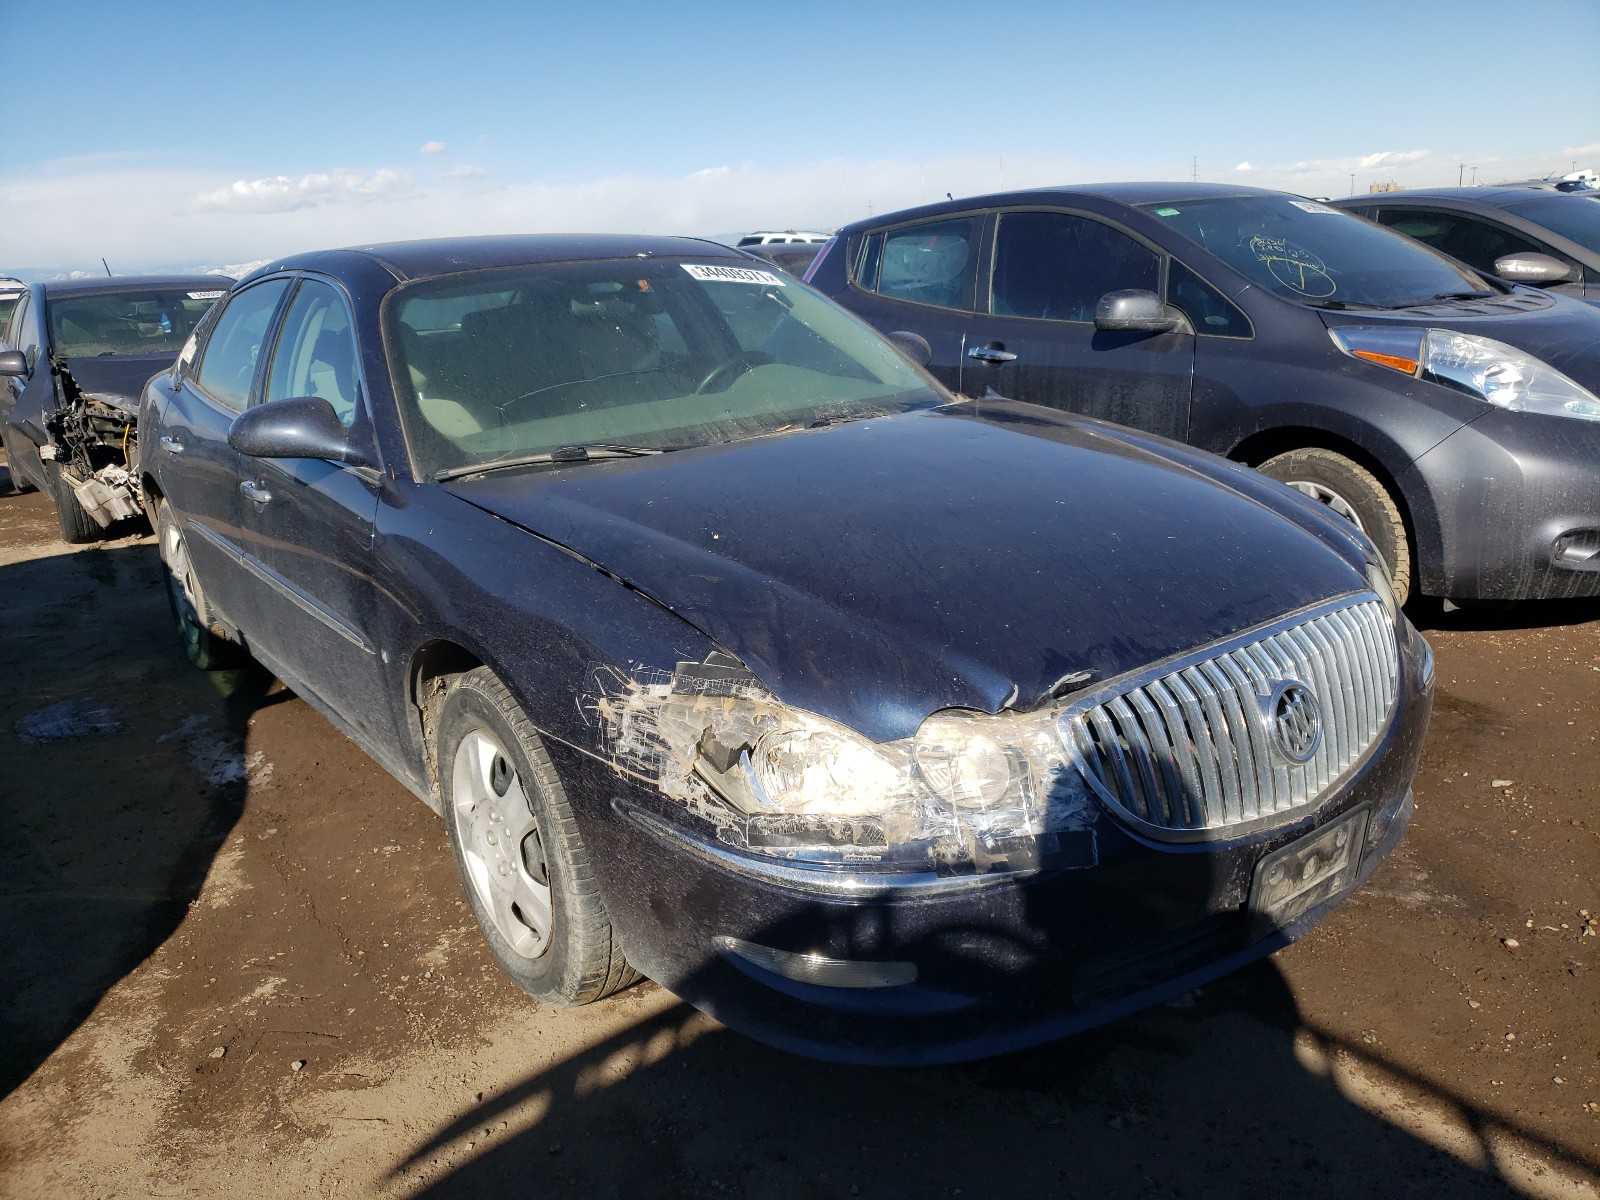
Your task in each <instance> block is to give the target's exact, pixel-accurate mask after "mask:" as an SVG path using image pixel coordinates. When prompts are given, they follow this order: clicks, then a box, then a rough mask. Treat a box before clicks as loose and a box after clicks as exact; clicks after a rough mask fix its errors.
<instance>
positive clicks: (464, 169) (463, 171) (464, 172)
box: [444, 163, 489, 179]
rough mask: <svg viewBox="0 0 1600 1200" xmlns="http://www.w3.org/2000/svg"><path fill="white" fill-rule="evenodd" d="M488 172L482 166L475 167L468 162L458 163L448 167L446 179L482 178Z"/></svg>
mask: <svg viewBox="0 0 1600 1200" xmlns="http://www.w3.org/2000/svg"><path fill="white" fill-rule="evenodd" d="M488 173H489V172H488V171H486V170H485V169H484V168H482V167H474V166H471V165H469V164H467V163H457V164H456V165H455V166H453V167H448V168H446V170H445V172H444V177H445V178H446V179H482V178H483V177H484V176H485V175H487V174H488Z"/></svg>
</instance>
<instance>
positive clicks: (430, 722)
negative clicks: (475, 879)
mask: <svg viewBox="0 0 1600 1200" xmlns="http://www.w3.org/2000/svg"><path fill="white" fill-rule="evenodd" d="M485 665H487V664H485V663H484V661H483V659H482V658H480V657H479V656H478V655H476V654H474V653H473V652H472V651H471V650H469V649H467V648H466V647H465V646H463V645H461V644H460V643H459V642H455V641H452V640H450V639H449V638H433V639H431V640H429V641H427V642H424V643H423V644H422V645H421V646H419V647H417V650H416V652H415V653H414V654H412V656H411V663H410V665H409V667H408V669H407V674H406V680H407V682H406V696H407V698H408V699H409V701H410V704H409V706H408V709H407V712H408V715H409V717H410V723H411V729H412V734H413V735H414V736H415V737H416V739H417V744H418V746H419V747H420V749H421V753H422V765H423V770H424V772H425V774H426V778H427V785H428V801H429V803H430V804H431V805H432V807H433V809H434V811H435V812H442V811H443V805H444V801H443V798H442V797H441V796H440V795H439V764H438V761H437V758H436V756H435V741H436V739H435V737H434V733H435V731H436V730H437V728H438V723H439V710H440V706H441V705H443V703H444V697H445V693H447V692H448V691H449V690H450V686H451V684H453V683H454V682H455V681H456V680H457V679H459V678H460V677H461V676H462V675H465V674H466V673H467V672H468V671H473V670H476V669H477V668H479V667H482V666H485ZM490 669H491V670H492V669H493V668H492V667H491V668H490Z"/></svg>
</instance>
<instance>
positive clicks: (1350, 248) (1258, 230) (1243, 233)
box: [1140, 196, 1492, 308]
mask: <svg viewBox="0 0 1600 1200" xmlns="http://www.w3.org/2000/svg"><path fill="white" fill-rule="evenodd" d="M1140 207H1142V208H1143V209H1145V210H1146V211H1147V212H1150V213H1152V214H1154V215H1155V216H1156V217H1158V218H1160V219H1161V220H1162V221H1164V222H1165V223H1166V224H1168V225H1170V226H1172V227H1173V228H1174V229H1175V230H1177V231H1178V232H1179V233H1181V234H1183V235H1184V236H1185V237H1187V238H1189V239H1191V240H1192V241H1195V242H1198V243H1199V244H1200V245H1202V246H1204V247H1205V248H1206V249H1207V250H1209V251H1210V252H1211V253H1212V254H1214V255H1216V256H1217V257H1218V258H1220V259H1221V260H1222V261H1223V262H1225V263H1227V264H1228V265H1229V266H1230V267H1232V268H1233V269H1234V270H1236V271H1238V272H1239V273H1240V274H1241V275H1244V276H1245V277H1246V278H1248V279H1249V280H1250V281H1251V282H1252V283H1256V284H1259V285H1260V286H1262V287H1264V288H1266V289H1267V290H1268V291H1270V292H1273V293H1274V294H1276V295H1279V296H1282V297H1283V298H1284V299H1285V300H1295V301H1299V302H1300V303H1302V304H1312V305H1316V306H1319V307H1325V308H1406V307H1409V306H1410V305H1413V304H1426V303H1427V302H1429V301H1430V300H1437V299H1442V298H1446V297H1457V296H1464V295H1469V294H1479V295H1483V294H1490V293H1491V291H1492V289H1491V287H1490V285H1489V284H1488V283H1486V282H1485V281H1484V280H1483V278H1482V277H1481V276H1478V275H1475V274H1473V273H1472V272H1470V271H1468V270H1466V269H1465V268H1461V267H1457V266H1455V265H1454V264H1452V263H1451V262H1449V261H1448V260H1446V259H1444V258H1442V257H1440V256H1439V255H1438V254H1435V253H1434V252H1433V251H1432V250H1429V249H1428V248H1427V247H1425V246H1423V245H1421V244H1419V243H1417V242H1413V241H1412V240H1411V239H1410V238H1407V237H1402V236H1401V235H1400V234H1398V233H1392V232H1390V231H1389V230H1387V229H1383V228H1381V227H1379V226H1377V225H1373V224H1371V223H1370V222H1367V221H1363V220H1361V219H1360V218H1359V217H1354V216H1351V215H1350V214H1349V213H1342V212H1339V211H1338V210H1336V209H1332V208H1329V207H1328V206H1327V205H1325V204H1318V203H1317V202H1316V201H1314V200H1301V199H1299V198H1297V197H1294V196H1229V197H1224V198H1221V199H1215V200H1189V201H1179V202H1176V203H1171V204H1145V205H1141V206H1140Z"/></svg>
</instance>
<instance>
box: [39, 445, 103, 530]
mask: <svg viewBox="0 0 1600 1200" xmlns="http://www.w3.org/2000/svg"><path fill="white" fill-rule="evenodd" d="M44 477H45V480H46V482H48V483H49V484H50V499H52V500H54V501H55V502H56V524H57V525H59V526H60V528H61V540H62V541H63V542H65V543H67V545H69V546H81V545H83V544H85V543H86V542H93V541H97V540H98V539H99V537H100V526H99V524H98V523H97V522H96V521H95V519H94V518H93V517H91V516H90V515H89V514H88V513H86V512H84V511H83V505H81V504H79V503H78V494H77V493H76V492H74V491H73V490H72V484H70V483H68V482H67V477H66V473H65V472H63V471H62V470H61V464H60V463H55V462H47V463H45V465H44Z"/></svg>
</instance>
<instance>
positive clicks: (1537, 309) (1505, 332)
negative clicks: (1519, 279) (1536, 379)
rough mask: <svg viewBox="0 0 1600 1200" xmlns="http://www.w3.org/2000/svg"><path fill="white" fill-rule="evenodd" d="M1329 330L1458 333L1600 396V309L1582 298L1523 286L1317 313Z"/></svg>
mask: <svg viewBox="0 0 1600 1200" xmlns="http://www.w3.org/2000/svg"><path fill="white" fill-rule="evenodd" d="M1318 315H1319V316H1320V317H1321V318H1322V321H1323V324H1325V325H1326V326H1327V327H1328V328H1330V329H1334V328H1343V327H1346V326H1351V325H1367V326H1379V327H1382V328H1392V327H1394V326H1396V325H1412V326H1421V327H1423V328H1430V329H1453V330H1455V331H1456V332H1457V333H1470V334H1475V335H1477V336H1478V337H1486V338H1493V339H1494V340H1495V341H1498V342H1504V343H1505V344H1506V345H1508V346H1515V347H1516V348H1517V349H1518V350H1523V351H1526V352H1527V353H1529V354H1533V355H1536V356H1537V357H1539V358H1541V359H1543V360H1544V361H1545V362H1547V363H1549V364H1550V365H1551V366H1552V367H1554V368H1555V369H1556V370H1558V371H1560V372H1561V373H1562V374H1563V375H1565V376H1567V378H1569V379H1571V380H1573V381H1575V382H1577V383H1579V384H1582V385H1583V386H1584V387H1586V388H1588V389H1589V390H1590V391H1591V392H1594V393H1596V394H1597V395H1600V311H1596V309H1595V306H1594V305H1591V304H1586V303H1584V302H1583V301H1582V300H1575V299H1572V298H1570V297H1567V296H1553V295H1551V294H1550V293H1548V292H1541V291H1539V290H1537V289H1536V288H1527V287H1519V288H1516V289H1515V290H1514V291H1513V292H1511V294H1510V295H1506V296H1494V297H1491V298H1488V299H1485V300H1457V301H1447V302H1443V303H1440V304H1430V305H1423V306H1418V307H1415V308H1407V309H1397V310H1394V311H1391V312H1365V311H1362V312H1334V311H1327V310H1322V311H1319V312H1318Z"/></svg>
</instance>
